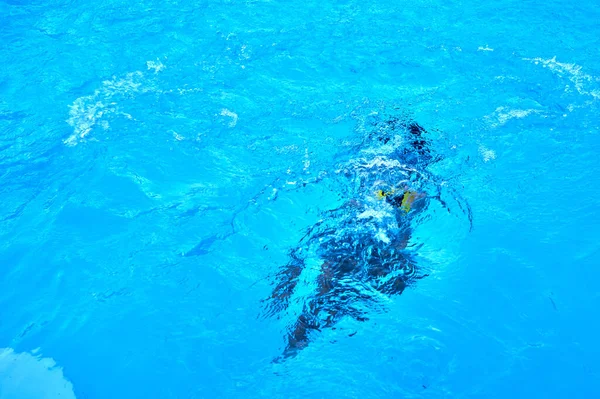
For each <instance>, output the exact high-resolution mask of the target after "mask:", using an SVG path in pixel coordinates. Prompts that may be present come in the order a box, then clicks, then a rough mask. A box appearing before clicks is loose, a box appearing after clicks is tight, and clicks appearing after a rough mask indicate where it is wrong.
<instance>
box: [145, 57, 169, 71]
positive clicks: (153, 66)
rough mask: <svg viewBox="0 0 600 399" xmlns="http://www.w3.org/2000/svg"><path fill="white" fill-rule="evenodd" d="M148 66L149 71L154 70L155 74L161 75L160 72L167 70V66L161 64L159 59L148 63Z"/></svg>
mask: <svg viewBox="0 0 600 399" xmlns="http://www.w3.org/2000/svg"><path fill="white" fill-rule="evenodd" d="M146 66H147V67H148V70H153V71H154V73H159V72H160V71H162V70H163V69H165V68H166V67H165V65H164V64H163V63H162V62H160V60H159V59H158V58H157V59H156V61H146Z"/></svg>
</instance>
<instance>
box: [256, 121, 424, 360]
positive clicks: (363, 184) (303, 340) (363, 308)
mask: <svg viewBox="0 0 600 399" xmlns="http://www.w3.org/2000/svg"><path fill="white" fill-rule="evenodd" d="M371 130H372V133H371V134H370V135H368V136H367V138H366V141H367V145H365V146H364V149H363V150H362V151H361V154H360V155H361V156H360V157H358V158H356V159H353V160H351V161H350V162H349V163H348V164H347V165H346V166H345V167H343V168H342V169H341V170H340V171H338V174H340V175H342V177H343V178H347V179H349V181H350V182H351V183H352V184H351V188H350V189H349V191H350V192H349V193H348V197H349V198H348V200H347V201H346V202H345V203H344V204H343V205H342V206H341V207H339V208H337V209H333V210H330V211H327V212H325V214H324V218H323V220H321V221H320V222H318V223H317V224H315V225H314V226H312V227H311V228H309V229H308V231H307V233H306V234H305V236H304V237H303V238H302V239H301V240H300V243H299V245H298V246H297V247H296V248H294V249H293V250H292V251H291V252H290V258H291V259H290V261H289V263H288V264H287V265H286V266H285V267H284V268H282V269H281V270H280V271H279V272H278V273H277V274H276V276H275V277H276V278H275V280H276V281H275V282H274V289H273V292H272V294H271V296H270V297H269V298H268V299H267V300H266V301H265V302H266V314H267V315H269V316H274V315H276V314H279V313H280V312H282V311H284V310H286V309H288V306H289V305H290V302H291V299H292V296H293V295H294V293H295V292H296V291H297V288H298V285H299V283H300V282H301V281H304V280H306V278H305V277H302V278H301V275H302V274H303V273H306V272H307V271H308V274H310V272H311V271H316V273H314V274H316V275H317V276H316V279H313V280H315V281H314V290H313V293H312V295H311V296H310V297H308V298H307V299H306V300H305V301H304V302H303V304H302V310H301V311H299V315H298V316H297V318H296V319H295V321H294V322H293V323H292V325H291V326H290V327H289V329H288V331H287V334H286V337H285V340H286V347H285V350H284V352H283V355H282V358H283V359H285V358H287V357H290V356H293V355H295V354H296V353H297V352H298V351H299V350H301V349H303V348H304V347H306V346H307V345H308V344H309V342H310V336H311V334H313V333H314V332H315V331H320V330H321V329H323V328H329V327H332V326H334V325H335V324H336V323H337V322H339V321H340V319H342V318H343V317H351V318H353V319H355V320H358V321H365V320H367V312H368V310H369V309H372V308H373V307H377V305H378V297H380V296H381V295H382V294H383V295H399V294H401V293H402V292H403V291H404V289H405V288H406V287H407V286H409V285H410V284H411V283H412V282H413V281H415V280H418V279H420V278H423V277H425V276H426V274H424V273H423V272H422V271H421V270H419V267H418V265H417V263H416V261H415V256H414V254H413V253H412V252H411V251H410V250H408V249H407V246H408V243H409V240H410V234H411V221H412V220H414V217H415V215H417V214H418V213H420V212H421V211H422V210H423V209H425V207H426V205H427V201H428V197H427V194H426V193H425V192H424V191H423V190H420V185H421V180H422V176H423V174H422V171H423V170H424V169H425V168H426V167H427V165H428V164H430V163H431V162H432V161H433V160H434V158H433V157H432V156H431V154H430V151H429V149H428V147H427V141H426V140H425V138H424V137H423V135H424V134H425V130H424V129H423V128H422V127H421V126H419V125H418V124H417V123H414V122H404V121H401V120H399V119H397V118H390V119H387V120H384V121H375V122H373V123H372V129H371ZM373 143H374V144H375V145H372V144H373Z"/></svg>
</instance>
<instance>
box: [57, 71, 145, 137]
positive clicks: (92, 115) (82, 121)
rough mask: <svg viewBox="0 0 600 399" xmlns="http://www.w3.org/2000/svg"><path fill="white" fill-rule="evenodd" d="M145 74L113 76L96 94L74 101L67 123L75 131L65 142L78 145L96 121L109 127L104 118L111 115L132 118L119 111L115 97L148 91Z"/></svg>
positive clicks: (104, 127)
mask: <svg viewBox="0 0 600 399" xmlns="http://www.w3.org/2000/svg"><path fill="white" fill-rule="evenodd" d="M143 76H144V75H143V74H142V73H141V72H139V71H138V72H132V73H128V74H127V75H125V77H124V78H116V77H113V79H111V80H105V81H104V82H102V87H100V88H99V89H97V90H95V91H94V94H92V95H89V96H83V97H79V98H78V99H76V100H75V101H73V104H71V105H70V106H69V119H67V123H68V124H69V125H71V126H72V127H73V133H72V134H71V135H70V136H69V137H68V138H67V139H65V140H63V143H65V144H66V145H68V146H74V145H77V143H78V142H80V141H81V140H83V139H85V138H86V136H88V135H89V134H90V133H91V132H92V130H93V128H94V127H95V125H96V123H100V126H101V127H102V128H103V129H108V127H109V123H108V121H106V120H102V118H105V117H107V116H109V115H116V114H120V115H123V116H125V117H127V118H129V119H131V118H132V117H131V115H129V114H126V113H122V112H119V111H118V104H117V103H116V102H115V101H114V99H115V97H117V96H120V95H124V94H130V93H139V92H145V91H148V90H149V89H148V88H145V87H144V86H143V85H142V79H143Z"/></svg>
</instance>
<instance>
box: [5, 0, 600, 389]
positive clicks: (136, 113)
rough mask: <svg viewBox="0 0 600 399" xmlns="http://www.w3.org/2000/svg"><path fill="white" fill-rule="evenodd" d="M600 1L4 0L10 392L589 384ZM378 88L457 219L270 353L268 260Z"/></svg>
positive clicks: (593, 365) (346, 145)
mask: <svg viewBox="0 0 600 399" xmlns="http://www.w3.org/2000/svg"><path fill="white" fill-rule="evenodd" d="M599 20H600V11H599V10H598V8H597V4H596V3H595V2H592V1H582V2H576V3H567V2H564V1H555V0H554V1H544V2H540V1H532V2H519V1H507V0H502V1H499V2H494V3H489V2H487V3H482V2H475V1H449V2H441V1H420V0H417V1H412V2H405V1H373V2H360V1H336V2H323V1H319V2H314V1H303V2H296V1H290V2H274V1H245V2H243V1H206V2H199V1H186V2H183V1H182V2H178V1H167V2H165V1H161V2H159V1H141V2H122V1H106V0H103V1H98V2H86V3H79V2H70V1H18V0H3V1H0V54H1V55H2V63H1V67H0V193H1V194H2V197H1V202H0V204H1V206H0V398H2V399H8V398H10V399H13V398H19V399H21V398H57V397H61V398H65V397H66V398H73V397H77V398H80V399H81V398H90V399H91V398H107V397H110V398H138V397H139V398H241V397H244V398H263V397H265V398H266V397H268V398H506V397H513V398H521V397H523V398H531V397H540V398H564V397H577V398H594V397H597V396H598V393H599V392H600V375H599V374H600V367H599V366H598V365H597V359H598V356H599V355H600V345H599V344H598V342H597V337H598V333H599V330H600V329H599V323H598V321H597V312H598V306H599V305H600V291H599V290H598V288H597V284H596V281H597V279H598V278H599V277H600V273H599V271H598V264H599V262H598V256H599V254H600V252H599V249H600V245H599V244H598V242H599V238H600V232H599V228H598V226H599V220H598V217H597V209H598V206H599V205H600V200H599V198H600V189H599V188H598V184H597V182H598V178H597V176H598V173H599V172H600V167H599V163H598V160H597V152H598V150H599V148H600V147H599V144H600V139H599V138H598V137H599V136H598V135H599V133H600V132H599V126H600V117H599V113H598V112H599V110H600V107H599V104H600V63H599V62H598V56H599V54H598V48H599V46H598V44H599V43H598V37H599V33H600V29H599V27H598V23H597V21H599ZM375 113H377V114H381V113H390V114H394V115H398V116H399V117H403V118H407V119H410V120H414V121H417V122H418V123H419V124H420V125H421V126H423V127H424V128H425V129H426V130H427V131H428V132H429V134H430V137H431V146H432V148H434V149H435V151H436V152H437V153H439V154H441V156H442V157H443V160H442V161H441V162H439V163H437V164H436V165H435V166H434V172H435V174H436V175H437V176H440V178H441V179H443V180H444V181H445V182H446V183H447V185H448V187H452V189H453V190H455V191H456V192H457V193H458V194H459V195H460V197H461V199H462V200H464V201H465V202H466V203H468V205H469V207H470V209H471V211H472V217H473V224H472V229H470V228H469V226H468V223H466V222H465V218H464V216H458V214H457V216H454V214H453V215H452V216H445V217H440V218H433V219H432V220H430V221H429V222H428V223H424V224H423V225H422V226H421V227H420V228H417V229H416V231H415V234H414V236H413V240H414V241H415V243H416V244H419V245H422V247H421V249H420V256H421V257H422V258H423V259H424V261H425V262H426V263H427V265H428V267H429V269H430V270H429V271H428V273H429V274H430V275H429V276H428V277H427V278H424V279H422V280H420V281H418V283H417V284H414V285H413V286H412V287H411V288H410V289H408V290H406V291H405V292H404V293H403V294H402V295H400V296H389V297H387V298H384V299H382V300H383V301H384V302H385V311H381V312H372V313H371V314H369V321H367V322H362V323H360V322H357V321H354V320H350V319H346V320H342V321H341V322H340V323H339V325H338V327H339V328H337V329H335V330H333V329H324V330H323V331H322V332H321V333H319V334H318V336H317V337H316V338H315V339H314V341H313V342H311V344H310V346H309V347H307V348H306V349H305V350H303V351H301V352H300V353H299V354H298V355H297V356H295V357H293V358H290V359H288V360H287V361H285V362H280V363H273V362H272V360H273V358H274V357H276V356H278V355H279V354H280V353H281V349H282V346H283V345H284V341H283V335H284V331H285V325H284V323H283V322H282V320H277V319H276V318H264V317H260V312H261V311H260V308H261V300H262V299H264V298H265V297H266V296H268V295H269V292H270V289H271V287H270V276H271V275H273V273H275V272H276V271H277V270H278V269H279V267H281V266H282V265H284V264H285V263H286V262H288V254H289V251H290V249H292V248H294V246H296V245H297V244H298V242H299V240H300V239H301V237H302V236H303V235H304V233H305V229H306V228H308V227H310V226H311V225H313V224H314V223H315V222H317V221H318V220H319V219H320V218H321V217H322V213H321V212H323V211H326V210H328V209H332V207H334V206H335V205H336V204H337V203H338V201H340V198H341V197H343V195H341V193H343V192H344V187H340V186H339V185H338V182H339V180H335V179H333V180H331V179H325V178H322V177H323V176H329V175H331V174H332V173H333V172H334V171H335V170H336V168H338V167H339V165H340V164H343V163H344V162H347V161H348V160H349V159H352V158H354V157H356V155H357V152H356V151H357V150H356V149H355V145H356V144H357V143H359V142H360V140H361V138H362V137H363V136H364V133H365V129H366V128H365V124H364V121H365V120H366V119H367V118H368V117H369V115H373V114H375ZM340 196H341V197H340ZM342 199H343V198H342ZM353 333H355V334H353ZM350 335H352V336H350Z"/></svg>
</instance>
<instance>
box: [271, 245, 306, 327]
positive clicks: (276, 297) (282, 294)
mask: <svg viewBox="0 0 600 399" xmlns="http://www.w3.org/2000/svg"><path fill="white" fill-rule="evenodd" d="M303 269H304V260H303V259H300V258H298V257H296V256H294V255H292V260H291V261H290V263H288V264H287V265H286V266H285V267H284V268H283V269H282V270H281V271H279V272H278V273H277V274H276V276H275V281H276V283H275V287H274V288H273V292H272V293H271V295H270V296H269V298H267V300H266V301H265V302H267V305H266V314H267V315H268V316H273V315H274V314H276V313H279V312H281V311H283V310H285V309H286V308H287V307H288V305H289V299H290V297H291V295H292V294H293V292H294V289H295V288H296V285H298V277H299V276H300V274H301V273H302V270H303Z"/></svg>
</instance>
